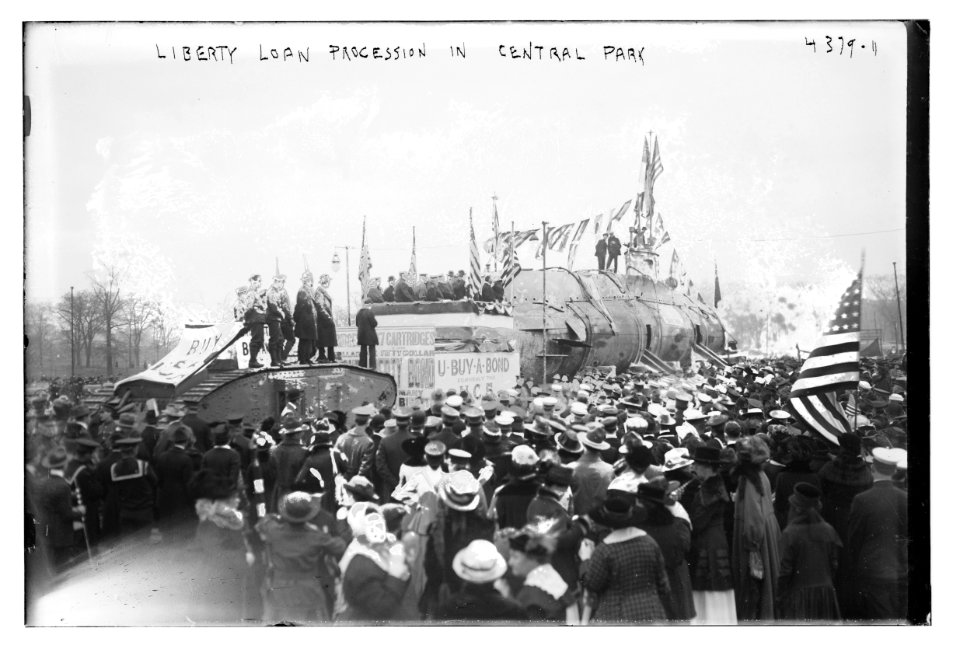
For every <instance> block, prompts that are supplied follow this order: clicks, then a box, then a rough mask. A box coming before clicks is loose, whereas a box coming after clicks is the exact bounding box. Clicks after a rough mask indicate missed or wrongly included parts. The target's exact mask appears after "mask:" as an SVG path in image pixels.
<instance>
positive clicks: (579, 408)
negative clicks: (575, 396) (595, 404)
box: [570, 401, 589, 417]
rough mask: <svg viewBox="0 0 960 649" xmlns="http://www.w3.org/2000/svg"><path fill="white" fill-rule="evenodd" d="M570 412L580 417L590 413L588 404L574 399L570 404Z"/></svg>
mask: <svg viewBox="0 0 960 649" xmlns="http://www.w3.org/2000/svg"><path fill="white" fill-rule="evenodd" d="M570 412H571V413H573V414H574V415H577V416H578V417H586V416H587V414H589V410H588V409H587V404H585V403H582V402H580V401H574V402H573V403H572V404H571V405H570Z"/></svg>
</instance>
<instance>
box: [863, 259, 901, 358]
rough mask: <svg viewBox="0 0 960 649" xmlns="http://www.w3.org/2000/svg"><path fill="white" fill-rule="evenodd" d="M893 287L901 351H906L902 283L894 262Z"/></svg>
mask: <svg viewBox="0 0 960 649" xmlns="http://www.w3.org/2000/svg"><path fill="white" fill-rule="evenodd" d="M861 272H863V271H861ZM893 286H894V287H895V288H896V289H897V319H898V320H899V321H900V349H902V350H904V351H906V349H907V343H906V342H904V340H903V311H901V310H900V282H899V280H897V262H893ZM881 351H882V350H881Z"/></svg>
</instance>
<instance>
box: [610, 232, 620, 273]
mask: <svg viewBox="0 0 960 649" xmlns="http://www.w3.org/2000/svg"><path fill="white" fill-rule="evenodd" d="M619 260H620V239H618V238H617V235H616V234H614V233H612V232H611V233H610V236H609V238H608V239H607V270H610V268H611V267H612V268H613V272H615V273H616V272H617V262H618V261H619Z"/></svg>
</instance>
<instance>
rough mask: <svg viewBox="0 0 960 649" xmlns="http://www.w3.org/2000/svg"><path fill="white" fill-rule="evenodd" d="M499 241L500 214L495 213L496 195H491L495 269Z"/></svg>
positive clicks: (494, 266)
mask: <svg viewBox="0 0 960 649" xmlns="http://www.w3.org/2000/svg"><path fill="white" fill-rule="evenodd" d="M499 241H500V215H499V214H498V213H497V197H496V196H494V197H493V269H494V272H496V269H497V261H498V259H497V257H498V256H499V253H498V246H497V244H498V243H499Z"/></svg>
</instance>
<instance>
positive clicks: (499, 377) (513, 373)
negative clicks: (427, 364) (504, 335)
mask: <svg viewBox="0 0 960 649" xmlns="http://www.w3.org/2000/svg"><path fill="white" fill-rule="evenodd" d="M435 359H436V378H435V384H434V386H435V387H437V388H441V389H443V390H450V389H453V390H456V391H457V392H458V393H459V392H462V391H463V390H466V391H467V392H468V393H469V394H471V395H472V396H473V398H474V399H480V398H482V397H483V396H484V395H485V394H487V392H493V393H494V394H496V393H497V392H499V391H500V390H508V389H510V388H512V387H513V386H514V385H516V383H517V380H518V377H519V375H520V352H485V353H450V354H437V355H436V356H435Z"/></svg>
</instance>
